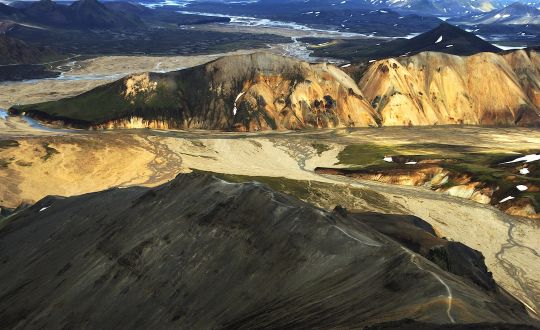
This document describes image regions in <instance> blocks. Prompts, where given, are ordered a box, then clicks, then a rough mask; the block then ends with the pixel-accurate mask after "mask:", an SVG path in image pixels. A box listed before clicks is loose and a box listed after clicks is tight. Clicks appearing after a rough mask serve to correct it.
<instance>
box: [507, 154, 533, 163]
mask: <svg viewBox="0 0 540 330" xmlns="http://www.w3.org/2000/svg"><path fill="white" fill-rule="evenodd" d="M538 160H540V155H537V154H532V155H527V156H523V157H519V158H516V159H514V160H511V161H509V162H505V163H501V164H513V163H519V162H524V163H532V162H536V161H538Z"/></svg>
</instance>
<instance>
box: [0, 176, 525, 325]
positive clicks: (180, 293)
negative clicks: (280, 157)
mask: <svg viewBox="0 0 540 330" xmlns="http://www.w3.org/2000/svg"><path fill="white" fill-rule="evenodd" d="M0 263H1V264H2V267H1V268H0V319H1V320H2V327H4V328H145V329H148V328H159V329H163V328H185V329H209V328H231V329H243V328H263V327H265V328H286V327H287V328H290V327H294V328H314V327H317V328H354V327H362V326H367V325H372V324H377V323H383V322H389V321H395V320H401V319H407V318H408V319H414V320H420V321H424V322H430V323H436V324H447V323H453V322H456V323H471V322H504V323H507V322H510V323H528V322H531V320H530V319H529V318H528V316H527V315H526V312H525V311H524V309H523V307H522V306H521V305H520V304H519V303H518V302H517V301H515V300H513V299H510V298H508V297H507V296H505V295H503V294H500V293H497V292H488V291H486V290H483V289H482V288H481V287H479V286H477V285H474V284H471V282H470V281H468V280H466V279H464V278H461V277H459V276H457V275H454V274H450V273H447V272H445V271H443V270H441V269H440V268H439V267H438V266H436V265H435V264H433V263H431V262H430V261H428V260H426V259H424V258H423V257H421V256H419V255H417V254H415V253H413V252H411V251H410V250H408V249H406V248H404V247H402V246H401V245H399V244H398V243H397V242H396V241H393V240H391V239H390V238H388V237H386V236H384V235H382V234H380V233H378V232H377V231H375V230H374V229H372V228H370V227H369V226H367V225H365V224H363V223H361V222H360V221H358V220H356V219H354V218H353V217H351V216H349V215H347V213H345V212H334V213H328V212H325V211H322V210H319V209H316V208H314V207H312V206H310V205H308V204H306V203H303V202H301V201H299V200H297V199H295V198H292V197H289V196H286V195H283V194H280V193H276V192H274V191H272V190H270V189H269V188H267V187H266V186H264V185H261V184H259V183H242V184H232V183H228V182H225V181H222V180H219V179H217V178H215V177H213V176H210V175H206V174H189V175H181V176H179V177H177V178H176V179H175V180H173V181H171V182H170V183H168V184H165V185H163V186H160V187H158V188H154V189H146V188H129V189H112V190H107V191H104V192H99V193H92V194H87V195H82V196H77V197H70V198H60V197H48V198H45V199H43V200H42V201H40V202H38V203H37V204H35V205H34V206H32V207H30V208H29V209H27V210H25V211H22V212H20V213H17V214H15V215H13V216H11V217H9V218H8V219H6V220H4V221H3V222H0Z"/></svg>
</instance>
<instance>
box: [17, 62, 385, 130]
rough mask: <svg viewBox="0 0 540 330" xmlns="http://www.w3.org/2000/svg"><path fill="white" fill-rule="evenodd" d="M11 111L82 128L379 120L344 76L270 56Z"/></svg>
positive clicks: (131, 81) (147, 76) (143, 77)
mask: <svg viewBox="0 0 540 330" xmlns="http://www.w3.org/2000/svg"><path fill="white" fill-rule="evenodd" d="M11 111H12V112H13V113H21V112H25V113H26V114H28V115H31V116H34V117H36V118H40V119H43V120H48V121H55V120H61V121H64V122H65V123H67V124H70V125H75V126H82V127H90V126H93V127H163V128H204V129H226V130H228V129H234V130H251V131H253V130H266V129H296V128H306V127H321V128H322V127H344V126H370V125H371V126H376V125H377V123H378V121H379V120H378V117H377V115H376V114H375V112H374V111H373V109H372V108H371V106H369V104H368V103H366V102H365V101H364V99H363V96H362V94H361V92H360V90H359V89H358V87H357V86H356V84H355V82H354V81H353V80H352V79H351V78H350V77H349V76H347V75H346V74H345V73H344V72H343V71H341V70H339V69H338V68H336V67H334V66H331V65H326V64H317V65H310V64H308V63H304V62H299V61H296V60H293V59H290V58H285V57H281V56H277V55H272V54H267V53H257V54H251V55H239V56H230V57H224V58H221V59H218V60H216V61H213V62H210V63H208V64H205V65H202V66H198V67H194V68H190V69H186V70H181V71H177V72H171V73H165V74H156V73H144V74H138V75H133V76H129V77H126V78H124V79H122V80H119V81H116V82H114V83H112V84H108V85H104V86H101V87H98V88H96V89H94V90H91V91H89V92H87V93H84V94H82V95H80V96H76V97H73V98H69V99H64V100H61V101H58V102H47V103H42V104H36V105H29V106H21V107H15V108H13V109H12V110H11Z"/></svg>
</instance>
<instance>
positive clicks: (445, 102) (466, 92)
mask: <svg viewBox="0 0 540 330" xmlns="http://www.w3.org/2000/svg"><path fill="white" fill-rule="evenodd" d="M359 86H360V89H361V90H362V92H363V94H364V95H365V97H366V98H367V99H368V101H369V102H371V104H372V106H373V107H374V108H375V109H376V110H377V112H378V113H379V114H380V116H381V119H382V125H383V126H403V125H441V124H442V125H446V124H468V125H516V124H517V125H531V124H537V123H540V116H539V113H540V110H539V105H540V104H539V101H540V98H539V95H540V94H539V93H540V87H539V86H540V60H539V56H538V54H537V53H536V52H534V51H531V52H526V51H524V50H520V51H514V52H509V53H507V54H504V55H497V54H493V53H480V54H476V55H473V56H469V57H460V56H455V55H448V54H442V53H430V52H426V53H421V54H418V55H415V56H412V57H402V58H397V59H386V60H382V61H378V62H375V63H373V65H371V66H370V67H369V68H368V70H367V71H366V73H365V74H364V75H363V77H362V79H361V80H360V82H359Z"/></svg>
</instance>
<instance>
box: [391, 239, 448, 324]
mask: <svg viewBox="0 0 540 330" xmlns="http://www.w3.org/2000/svg"><path fill="white" fill-rule="evenodd" d="M401 248H402V249H403V251H405V252H406V253H407V254H408V255H410V256H411V262H412V263H413V264H414V265H415V266H416V267H418V269H420V270H422V271H424V272H428V273H430V274H431V276H433V277H434V278H435V279H436V280H437V281H439V283H441V284H442V285H443V286H444V288H445V289H446V298H447V300H448V305H447V307H446V315H447V316H448V320H449V321H450V322H451V323H456V320H455V319H454V317H453V316H452V301H453V299H454V296H453V295H452V289H450V286H449V285H448V284H446V282H445V281H444V280H443V279H442V278H441V277H440V276H439V275H438V274H436V273H435V272H432V271H430V270H427V269H425V268H423V267H422V266H420V264H419V263H418V262H417V260H418V259H417V257H416V255H415V254H414V253H413V252H411V251H409V250H407V249H405V248H404V247H401Z"/></svg>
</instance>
